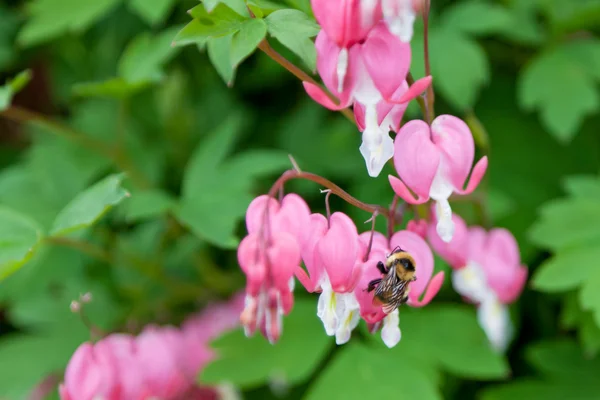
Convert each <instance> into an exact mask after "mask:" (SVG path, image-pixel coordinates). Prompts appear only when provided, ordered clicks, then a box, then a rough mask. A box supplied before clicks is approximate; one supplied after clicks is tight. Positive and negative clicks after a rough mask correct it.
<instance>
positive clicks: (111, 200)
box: [51, 174, 129, 235]
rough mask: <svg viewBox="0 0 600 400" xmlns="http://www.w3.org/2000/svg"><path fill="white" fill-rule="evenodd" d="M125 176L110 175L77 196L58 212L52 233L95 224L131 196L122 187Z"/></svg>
mask: <svg viewBox="0 0 600 400" xmlns="http://www.w3.org/2000/svg"><path fill="white" fill-rule="evenodd" d="M123 178H124V176H123V175H122V174H117V175H110V176H108V177H106V178H104V179H103V180H101V181H100V182H98V183H96V184H95V185H94V186H92V187H90V188H89V189H87V190H85V191H84V192H82V193H80V194H79V195H77V197H75V198H74V199H73V200H72V201H71V202H70V203H69V204H67V206H66V207H65V208H64V209H63V210H62V211H61V212H60V213H59V214H58V216H57V217H56V219H55V220H54V224H53V226H52V230H51V234H52V235H65V234H67V233H70V232H73V231H76V230H79V229H83V228H86V227H88V226H91V225H93V224H94V223H95V222H96V221H97V220H98V219H100V218H101V217H102V216H103V215H104V214H106V212H108V210H110V209H111V208H112V207H113V206H115V205H117V204H119V203H120V202H121V201H123V199H125V198H126V197H128V196H129V193H127V191H126V190H125V189H123V188H122V187H121V182H122V181H123Z"/></svg>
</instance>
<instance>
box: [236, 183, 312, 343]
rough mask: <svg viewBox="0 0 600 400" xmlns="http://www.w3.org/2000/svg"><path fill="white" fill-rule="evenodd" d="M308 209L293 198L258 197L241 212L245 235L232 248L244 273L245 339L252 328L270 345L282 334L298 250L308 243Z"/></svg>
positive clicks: (287, 311) (290, 196) (292, 303)
mask: <svg viewBox="0 0 600 400" xmlns="http://www.w3.org/2000/svg"><path fill="white" fill-rule="evenodd" d="M310 225H311V222H310V210H309V208H308V205H306V202H305V201H304V200H302V198H301V197H300V196H298V195H296V194H288V195H287V196H285V197H284V198H283V200H282V202H281V205H280V204H279V202H278V201H277V200H275V199H273V198H270V197H268V196H259V197H257V198H256V199H254V200H253V201H252V203H250V205H249V206H248V210H247V212H246V226H247V228H248V236H246V237H245V238H244V239H243V240H242V242H241V243H240V245H239V247H238V262H239V264H240V267H241V269H242V271H243V272H244V273H245V274H246V278H247V281H246V306H245V308H244V310H243V312H242V314H241V321H242V324H243V325H244V329H245V332H246V335H248V336H250V335H253V334H254V332H255V331H256V329H257V328H259V329H260V330H261V332H262V333H263V334H264V335H265V336H266V337H267V339H268V340H269V341H270V342H271V343H275V342H276V341H277V340H278V339H279V336H280V335H281V331H282V323H283V322H282V317H283V315H284V314H286V315H287V314H288V313H289V312H290V311H291V310H292V307H293V305H294V296H293V293H292V291H293V286H294V279H293V276H294V273H295V272H296V270H297V269H298V268H299V265H300V251H301V248H302V247H303V246H304V245H305V243H306V242H307V241H308V239H309V234H310Z"/></svg>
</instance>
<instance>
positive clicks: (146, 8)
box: [129, 0, 175, 25]
mask: <svg viewBox="0 0 600 400" xmlns="http://www.w3.org/2000/svg"><path fill="white" fill-rule="evenodd" d="M174 4H175V0H129V8H130V9H131V10H132V11H133V12H135V13H136V14H138V15H139V16H140V17H141V18H142V19H143V20H144V21H146V22H147V23H148V24H150V25H156V24H158V23H159V22H161V21H164V20H165V18H166V17H167V15H168V14H169V12H170V11H171V9H172V8H173V5H174Z"/></svg>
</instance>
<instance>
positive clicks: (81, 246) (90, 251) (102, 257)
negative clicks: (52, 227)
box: [45, 236, 112, 263]
mask: <svg viewBox="0 0 600 400" xmlns="http://www.w3.org/2000/svg"><path fill="white" fill-rule="evenodd" d="M45 240H46V242H47V243H50V244H52V245H56V246H62V247H68V248H71V249H75V250H78V251H80V252H81V253H84V254H87V255H88V256H90V257H92V258H95V259H97V260H99V261H103V262H106V263H112V256H111V254H110V253H109V252H107V251H106V250H104V249H103V248H101V247H99V246H96V245H95V244H92V243H90V242H85V241H83V240H77V239H71V238H67V237H62V236H50V237H47V238H46V239H45Z"/></svg>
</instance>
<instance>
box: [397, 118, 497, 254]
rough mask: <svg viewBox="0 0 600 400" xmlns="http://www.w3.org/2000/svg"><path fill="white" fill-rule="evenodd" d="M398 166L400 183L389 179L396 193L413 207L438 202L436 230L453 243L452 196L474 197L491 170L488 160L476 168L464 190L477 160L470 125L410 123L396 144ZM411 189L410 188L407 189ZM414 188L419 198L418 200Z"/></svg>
mask: <svg viewBox="0 0 600 400" xmlns="http://www.w3.org/2000/svg"><path fill="white" fill-rule="evenodd" d="M394 147H395V153H394V166H395V167H396V172H397V173H398V176H399V177H400V179H398V178H396V177H394V176H391V175H390V176H389V181H390V184H391V186H392V188H393V189H394V192H395V193H396V194H397V195H398V196H400V197H402V198H403V199H404V200H405V201H407V202H409V203H411V204H422V203H424V202H426V201H428V200H429V198H432V199H434V200H435V201H436V209H435V210H436V217H437V220H438V223H437V226H436V229H437V232H438V235H439V236H440V238H441V239H442V240H443V241H445V242H449V241H450V240H451V239H452V236H453V234H454V229H455V228H454V224H453V222H452V209H451V208H450V203H449V202H448V198H449V197H450V195H451V194H452V193H458V194H468V193H471V192H472V191H473V190H475V188H476V187H477V185H479V182H480V181H481V179H482V178H483V175H484V174H485V171H486V169H487V157H483V158H481V160H479V162H477V164H476V165H475V167H473V171H472V173H471V179H470V180H469V183H468V185H467V187H466V189H463V186H464V184H465V181H466V180H467V177H468V175H469V172H470V171H471V167H472V164H473V159H474V156H475V144H474V141H473V136H472V135H471V131H470V130H469V127H468V126H467V124H465V123H464V122H463V121H462V120H460V119H459V118H456V117H453V116H451V115H440V116H439V117H437V118H436V119H435V120H434V121H433V123H432V124H431V127H430V126H429V125H427V123H425V122H424V121H420V120H414V121H410V122H408V123H406V124H405V125H404V126H403V127H402V128H401V130H400V132H399V134H398V135H397V136H396V140H395V141H394ZM407 186H408V187H407ZM408 188H410V189H411V190H412V191H413V192H414V193H415V194H416V195H417V198H416V199H415V198H414V197H413V195H412V194H411V193H410V191H409V189H408Z"/></svg>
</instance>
